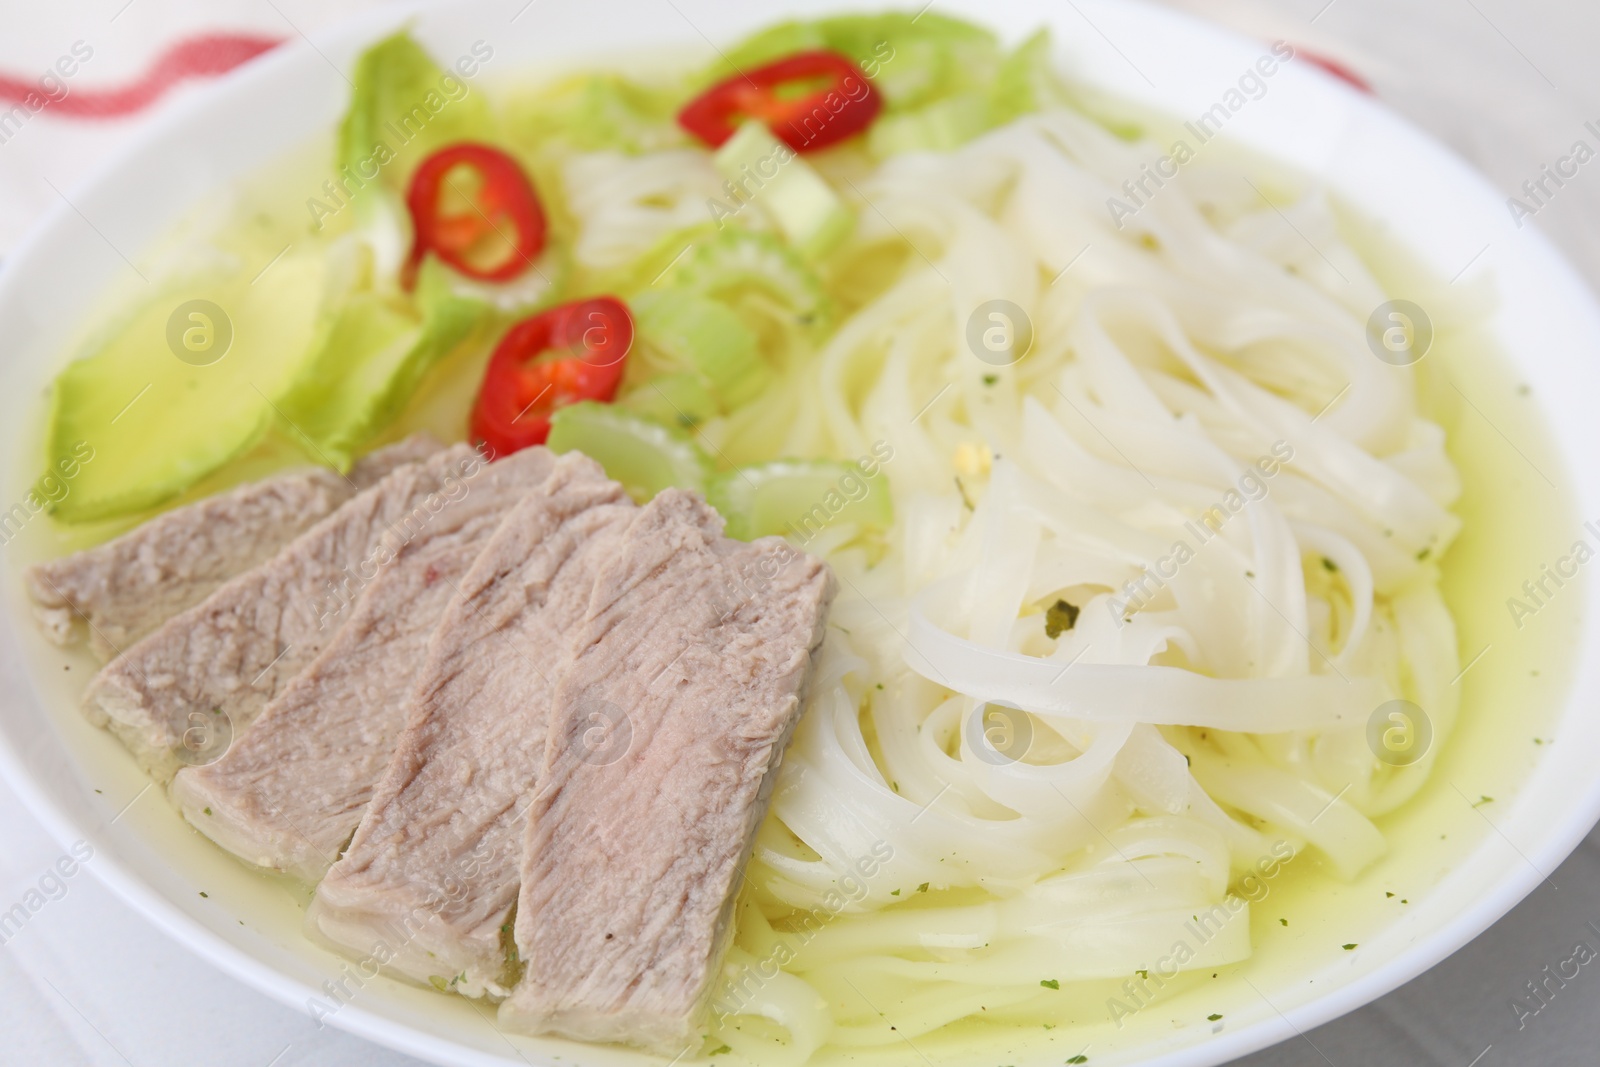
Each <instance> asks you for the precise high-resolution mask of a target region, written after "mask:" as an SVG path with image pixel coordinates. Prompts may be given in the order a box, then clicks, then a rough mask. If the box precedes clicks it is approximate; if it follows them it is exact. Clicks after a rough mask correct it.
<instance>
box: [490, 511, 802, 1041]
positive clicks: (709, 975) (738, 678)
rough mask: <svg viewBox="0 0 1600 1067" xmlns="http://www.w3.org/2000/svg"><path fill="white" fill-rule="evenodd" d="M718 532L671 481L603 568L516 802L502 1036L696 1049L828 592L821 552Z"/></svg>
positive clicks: (713, 520) (711, 518)
mask: <svg viewBox="0 0 1600 1067" xmlns="http://www.w3.org/2000/svg"><path fill="white" fill-rule="evenodd" d="M721 533H722V520H721V518H720V517H719V516H718V515H717V513H716V512H715V511H713V510H712V509H711V508H710V507H709V506H707V505H706V504H705V503H704V501H702V500H701V499H700V498H699V497H697V496H694V495H693V494H690V493H686V492H683V491H681V490H673V489H669V490H667V491H665V492H663V493H661V494H660V495H659V496H657V497H656V498H655V499H654V500H653V501H652V502H651V503H650V504H649V505H647V506H646V507H645V508H643V509H642V511H641V512H640V515H639V518H638V520H637V521H635V522H634V523H633V524H632V525H631V526H630V527H629V529H628V531H627V533H626V535H625V536H624V538H623V541H622V545H621V547H620V549H619V550H618V551H617V553H616V554H615V556H614V558H612V559H610V560H609V561H608V562H607V564H606V566H605V567H604V568H603V569H602V570H601V571H600V574H599V577H598V580H597V582H596V585H595V590H594V594H593V597H592V600H591V603H590V608H589V611H588V614H587V617H586V619H585V620H584V622H583V625H582V627H581V628H580V629H579V630H578V632H577V636H576V642H575V646H574V653H573V658H572V661H571V663H570V664H569V665H568V666H567V668H566V670H565V671H564V672H563V674H562V678H561V681H560V683H559V684H558V686H557V688H556V694H555V698H554V706H553V708H552V711H551V722H550V729H549V738H548V744H547V748H546V754H545V769H544V771H543V773H542V775H541V778H540V782H539V789H538V792H537V793H536V794H535V796H534V797H533V803H532V807H531V808H530V811H529V818H528V825H527V830H526V836H525V842H524V848H523V867H522V885H521V893H520V898H519V902H518V909H517V917H516V924H515V925H516V929H515V934H516V941H517V945H518V948H519V951H520V954H521V957H522V959H523V961H524V963H525V966H526V968H527V970H526V977H525V978H524V979H523V981H522V983H521V984H520V985H519V986H518V987H517V988H516V989H515V990H514V991H513V992H512V995H511V997H510V998H509V999H508V1000H506V1001H505V1003H504V1004H503V1005H502V1007H501V1010H500V1018H501V1021H502V1023H504V1024H505V1025H507V1026H508V1027H509V1028H511V1029H514V1030H519V1031H523V1032H529V1033H555V1034H560V1035H563V1036H567V1037H572V1038H577V1039H579V1040H584V1041H607V1042H625V1043H629V1044H635V1045H640V1046H643V1047H645V1048H648V1049H652V1050H654V1051H657V1052H660V1053H662V1054H663V1055H667V1056H674V1055H681V1054H682V1053H684V1052H685V1051H686V1050H690V1049H692V1048H695V1047H698V1045H699V1041H700V1035H701V1029H700V1027H701V1023H702V1021H703V1015H704V1012H705V1008H706V1005H707V1002H708V1000H709V998H710V993H711V988H712V980H713V978H714V977H715V973H716V969H717V967H718V966H719V964H720V962H721V959H722V955H723V953H724V951H725V950H726V948H727V944H728V941H729V939H730V937H731V933H732V931H731V916H732V909H733V903H734V898H735V895H736V893H737V891H738V888H739V883H740V881H741V880H742V877H743V867H744V864H745V862H746V861H747V860H748V858H749V855H750V849H751V845H752V842H753V840H754V837H755V832H756V829H757V827H758V826H759V825H760V822H761V820H762V818H763V816H764V815H765V812H766V809H767V804H768V801H769V799H770V795H771V791H772V787H773V783H774V781H775V780H776V771H777V767H778V764H779V762H780V760H781V759H782V755H783V751H784V748H785V747H786V746H787V744H788V742H789V738H790V736H791V734H792V732H793V730H794V727H795V724H796V723H797V722H798V720H799V718H800V712H801V707H802V703H803V700H804V695H805V688H806V684H807V681H808V680H809V677H810V674H811V671H812V661H813V656H814V654H815V652H816V650H817V649H818V648H819V646H820V644H821V642H822V637H823V629H824V620H825V615H826V611H827V607H828V604H829V602H830V600H831V598H832V595H833V585H832V575H831V573H830V572H829V571H828V568H827V567H826V565H825V564H823V563H822V562H820V561H819V560H817V559H815V558H813V557H811V556H808V555H805V554H804V553H800V552H798V551H796V550H795V549H793V548H791V547H790V546H789V545H788V544H787V543H785V542H784V541H782V540H780V539H778V538H764V539H762V540H759V541H756V542H753V543H750V544H744V543H741V542H737V541H732V540H729V539H727V538H725V537H722V536H721Z"/></svg>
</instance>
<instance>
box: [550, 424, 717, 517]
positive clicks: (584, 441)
mask: <svg viewBox="0 0 1600 1067" xmlns="http://www.w3.org/2000/svg"><path fill="white" fill-rule="evenodd" d="M548 444H549V447H550V448H551V450H552V451H555V452H573V451H577V452H582V453H583V454H584V455H586V456H588V457H589V458H590V459H593V460H594V461H596V462H597V463H599V464H600V465H601V466H602V467H604V468H605V469H606V474H607V475H609V476H610V477H612V478H614V479H616V480H617V481H619V482H621V483H622V486H623V488H624V489H626V490H627V491H628V495H629V496H632V497H633V498H634V499H635V500H638V501H640V502H641V503H642V502H644V501H646V500H649V499H650V498H651V497H653V496H655V495H656V494H657V493H659V492H660V491H661V490H663V489H668V488H671V487H673V486H677V487H678V488H680V489H696V490H702V491H703V490H704V489H705V485H706V479H707V478H708V477H709V476H710V474H711V461H710V460H709V459H708V458H707V457H706V454H705V453H704V452H702V451H701V450H700V447H699V446H698V445H696V444H695V443H694V441H693V440H692V439H691V438H690V437H689V435H688V434H686V433H684V432H683V431H682V430H680V429H678V428H676V427H674V426H668V425H665V424H663V423H659V422H655V421H653V420H651V419H647V418H645V417H643V416H641V415H638V414H635V413H633V412H629V411H624V410H623V409H621V408H619V407H617V406H615V405H613V404H599V403H595V402H593V401H584V402H583V403H580V404H572V405H570V406H568V407H564V408H561V409H559V410H558V411H557V412H556V413H555V414H554V415H552V416H551V418H550V439H549V442H548Z"/></svg>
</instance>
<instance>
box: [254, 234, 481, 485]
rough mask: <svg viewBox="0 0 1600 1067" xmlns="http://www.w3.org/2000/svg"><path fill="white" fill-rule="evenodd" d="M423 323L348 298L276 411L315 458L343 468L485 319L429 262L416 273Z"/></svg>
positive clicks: (405, 312) (368, 298)
mask: <svg viewBox="0 0 1600 1067" xmlns="http://www.w3.org/2000/svg"><path fill="white" fill-rule="evenodd" d="M416 302H417V305H418V308H419V309H420V311H421V319H420V321H419V320H418V318H417V316H416V315H415V314H413V313H412V312H410V311H409V309H407V308H405V307H404V306H403V305H398V306H397V305H396V304H395V303H393V302H392V301H391V300H390V299H389V298H387V297H385V296H382V295H380V294H377V293H373V292H371V291H366V292H360V293H357V294H355V295H354V296H352V297H351V298H350V300H349V302H348V303H346V304H345V305H344V307H343V308H341V309H340V311H339V314H338V316H337V317H336V318H335V319H334V321H333V322H332V324H331V325H330V327H329V328H328V329H327V330H326V332H325V333H324V335H323V337H322V338H321V340H320V343H319V344H317V345H316V346H315V350H314V354H313V355H312V357H311V359H310V361H309V362H308V363H307V365H306V367H305V368H304V370H303V371H302V373H301V374H300V375H299V376H298V377H297V378H296V380H295V383H294V386H293V388H291V389H290V390H289V393H288V395H287V396H285V397H284V400H283V403H282V404H281V405H279V410H280V412H281V413H282V414H283V416H284V418H285V419H286V420H287V421H288V423H289V425H290V427H291V428H292V430H293V431H294V436H295V437H296V438H298V439H300V440H302V441H303V442H305V443H307V444H308V445H309V450H310V451H311V452H312V454H313V455H314V456H315V457H316V458H318V459H320V460H322V461H323V462H326V463H331V464H333V465H334V466H336V467H338V468H339V469H341V470H347V469H349V466H350V464H351V462H353V460H354V459H355V456H356V453H357V452H359V451H360V449H361V447H362V446H363V445H364V444H366V442H367V441H369V440H370V439H371V438H372V437H373V436H374V435H376V434H377V433H378V431H379V430H382V429H383V428H384V427H385V426H386V425H388V424H389V423H390V422H391V421H393V419H394V418H395V417H396V416H397V415H399V413H400V411H401V410H402V409H403V408H404V407H405V405H406V402H407V401H408V400H410V398H411V394H412V393H413V392H414V391H415V390H416V388H417V385H418V383H420V382H421V380H422V376H423V375H424V374H425V373H427V371H428V368H430V367H432V366H433V365H434V364H435V363H436V362H438V361H439V360H440V359H441V358H443V357H444V355H445V354H446V353H448V352H449V351H450V349H451V348H453V347H454V346H455V345H456V344H457V343H458V342H459V341H460V340H461V339H462V338H464V337H465V336H466V335H467V334H468V333H470V332H471V331H472V330H473V329H474V328H475V327H476V326H477V325H478V324H479V323H480V322H482V321H483V319H484V318H485V317H486V314H487V308H486V307H485V305H483V304H482V303H480V302H478V301H476V300H470V299H466V298H464V297H462V296H460V295H458V294H457V293H456V292H455V291H454V290H453V288H452V284H451V279H450V277H449V272H448V270H447V269H446V268H445V267H443V266H441V265H440V264H439V263H438V262H437V261H436V260H432V259H429V260H426V261H424V263H423V265H422V269H421V272H420V273H419V276H418V284H417V292H416Z"/></svg>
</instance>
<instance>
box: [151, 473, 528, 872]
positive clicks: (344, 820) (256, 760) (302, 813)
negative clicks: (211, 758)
mask: <svg viewBox="0 0 1600 1067" xmlns="http://www.w3.org/2000/svg"><path fill="white" fill-rule="evenodd" d="M554 465H555V457H554V456H553V455H552V454H551V453H550V452H548V451H547V450H545V449H543V448H533V449H527V450H525V451H522V452H518V453H516V454H515V455H512V456H510V457H508V458H506V459H504V460H501V461H500V462H498V463H495V464H492V465H491V466H490V467H489V468H488V469H487V470H486V471H484V472H483V473H482V474H480V475H479V476H478V477H476V478H475V479H474V480H473V486H472V491H471V492H470V493H468V494H467V496H466V497H465V498H464V499H462V500H461V501H460V502H459V503H457V504H454V505H452V506H453V507H455V508H458V509H461V513H460V514H459V515H457V516H455V517H454V518H455V520H456V521H455V522H454V523H452V528H451V529H449V530H448V531H446V532H442V533H439V534H438V535H436V536H433V537H431V538H428V539H426V540H420V541H413V542H412V543H410V544H409V545H407V546H406V547H405V548H404V549H402V551H401V552H400V553H399V555H398V557H397V558H396V559H395V560H394V562H392V563H391V564H389V565H388V566H387V567H385V568H383V570H382V571H380V572H379V574H378V576H377V577H376V578H374V579H373V580H372V582H371V583H369V584H368V585H367V587H366V588H365V589H364V590H363V591H362V592H361V594H360V596H359V597H358V598H357V600H356V602H355V604H354V605H353V606H352V608H351V614H350V619H349V621H348V622H346V623H345V624H344V625H343V626H341V627H340V628H339V630H338V633H337V635H336V636H335V637H334V639H333V640H332V641H331V642H330V643H329V644H328V646H327V647H326V648H324V649H323V650H322V652H321V653H320V654H318V656H317V657H316V659H314V660H313V661H312V662H311V663H310V665H309V666H307V667H306V669H305V670H304V671H303V672H301V673H300V674H299V675H298V676H296V677H295V678H294V679H293V680H292V681H290V682H289V684H288V685H287V686H286V687H285V688H284V690H283V692H281V693H279V694H278V696H276V697H275V698H273V700H272V702H271V703H269V704H268V705H267V706H266V709H265V710H264V711H263V712H262V713H261V716H260V717H259V718H258V719H256V721H255V723H254V724H252V725H251V727H250V728H249V729H248V730H246V731H245V732H244V734H243V736H242V737H239V738H236V739H235V741H234V743H233V746H232V747H231V748H230V749H229V750H228V751H227V753H226V754H225V755H224V756H223V757H222V758H221V759H220V760H217V761H216V762H214V763H210V764H207V765H206V766H201V767H186V768H184V769H183V770H181V771H179V772H178V776H177V778H176V779H174V781H173V787H172V791H173V797H174V799H175V800H176V801H177V802H178V804H179V807H180V808H181V809H182V811H183V813H184V817H185V818H187V819H188V820H189V821H190V822H191V823H192V824H193V825H194V826H195V827H196V828H197V829H198V830H200V832H201V833H204V834H205V835H206V836H208V837H210V838H211V839H212V840H213V841H215V842H217V843H218V844H219V845H221V846H222V847H223V848H226V849H227V850H228V851H230V852H232V853H234V854H235V855H236V856H239V857H240V858H241V859H244V860H245V861H247V862H250V863H254V864H257V865H259V866H262V867H271V868H275V869H277V870H281V871H287V872H289V873H291V874H294V875H296V876H298V877H300V878H302V879H304V880H305V881H307V882H309V883H313V884H314V883H316V882H317V881H319V880H320V879H321V878H322V876H323V875H324V874H325V873H327V870H328V868H329V866H331V865H332V864H333V862H334V860H335V859H336V858H337V857H338V855H339V852H340V850H341V849H342V848H343V847H344V845H345V843H346V842H347V841H349V840H350V835H351V834H352V833H353V832H354V831H355V829H356V826H357V824H358V823H359V822H360V821H361V816H362V813H363V812H364V811H365V810H366V807H367V803H368V802H369V801H370V800H371V799H372V794H373V791H374V789H375V788H376V787H377V784H378V780H379V779H380V778H381V777H382V775H383V772H384V770H385V768H386V767H387V766H388V764H389V760H390V757H391V756H392V755H393V754H394V750H395V745H396V744H397V743H398V741H399V737H400V733H401V731H402V730H403V729H404V727H405V724H406V719H405V715H406V711H407V708H408V706H409V704H410V702H411V697H412V690H413V688H414V687H415V683H416V679H417V675H418V673H419V672H420V670H421V668H422V663H423V658H424V656H425V655H426V652H427V646H428V641H429V639H430V638H431V637H432V636H433V632H434V629H435V627H436V626H437V625H438V623H439V621H440V619H441V618H443V616H444V613H445V610H446V608H447V607H448V605H449V603H450V600H451V598H452V597H453V596H454V594H455V591H456V588H457V587H458V585H459V584H460V582H461V580H462V578H463V576H464V575H465V574H466V573H467V571H468V569H469V568H470V567H471V566H472V564H473V562H474V561H475V560H476V559H477V558H478V554H479V552H480V551H481V550H482V549H483V547H484V545H485V544H487V543H488V541H489V539H490V538H491V537H492V536H493V535H494V533H495V531H496V530H498V529H499V527H500V524H501V522H502V520H504V519H505V517H506V515H507V513H509V512H510V511H511V510H512V509H513V508H514V507H515V506H516V505H517V504H518V502H520V501H521V500H522V499H523V498H524V497H526V496H527V495H528V493H529V492H531V491H533V490H535V489H537V488H538V487H539V486H540V484H541V483H543V482H544V481H545V479H546V478H548V477H549V475H550V472H551V470H552V468H553V467H554Z"/></svg>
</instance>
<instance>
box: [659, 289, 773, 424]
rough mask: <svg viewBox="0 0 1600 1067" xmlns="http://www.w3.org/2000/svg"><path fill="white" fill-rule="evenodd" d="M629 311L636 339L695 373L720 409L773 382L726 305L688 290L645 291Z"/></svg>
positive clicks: (747, 333) (769, 370) (752, 340)
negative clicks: (702, 380)
mask: <svg viewBox="0 0 1600 1067" xmlns="http://www.w3.org/2000/svg"><path fill="white" fill-rule="evenodd" d="M633 313H634V321H635V324H636V329H637V331H638V337H639V340H640V341H642V342H643V343H645V344H648V345H649V346H651V347H652V348H653V349H655V351H656V352H657V353H659V354H660V355H661V356H663V357H665V361H666V362H667V363H668V364H669V365H670V366H674V367H681V368H684V369H687V370H693V371H696V372H698V374H699V375H700V376H701V377H702V378H703V379H704V380H705V382H706V384H707V385H708V386H709V387H710V389H711V392H712V394H713V395H714V396H715V397H716V398H717V399H718V401H719V402H720V403H721V405H722V406H723V407H724V408H733V407H737V406H738V405H740V404H742V403H744V402H745V401H747V400H749V399H750V398H752V397H754V396H756V395H757V394H759V393H760V392H761V391H762V390H763V389H765V388H766V387H767V384H768V383H769V382H770V381H771V380H772V368H771V367H770V366H768V365H767V363H766V361H765V360H763V359H762V358H761V352H760V350H759V348H758V347H757V345H756V335H755V334H754V333H753V332H752V331H751V330H750V328H749V327H748V326H746V325H745V324H744V321H743V320H742V319H740V317H739V316H738V314H737V313H736V312H734V311H733V310H732V309H731V308H729V307H728V306H727V305H726V304H722V303H719V302H718V301H716V300H712V299H710V298H709V297H705V296H701V295H699V294H697V293H692V292H678V291H671V292H663V293H647V294H645V295H644V296H642V297H640V298H638V299H636V300H635V301H634V302H633Z"/></svg>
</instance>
